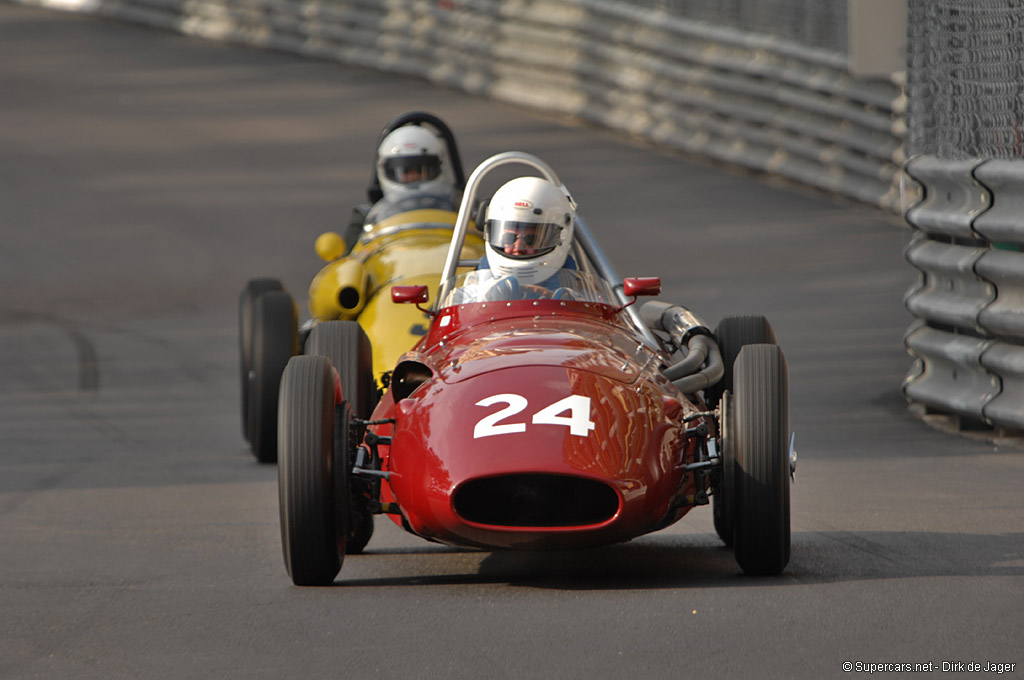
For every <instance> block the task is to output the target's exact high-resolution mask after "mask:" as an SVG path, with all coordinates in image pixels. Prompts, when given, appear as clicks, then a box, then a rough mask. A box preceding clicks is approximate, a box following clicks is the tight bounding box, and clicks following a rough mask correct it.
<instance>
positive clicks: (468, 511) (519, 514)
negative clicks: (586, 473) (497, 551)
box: [454, 474, 619, 527]
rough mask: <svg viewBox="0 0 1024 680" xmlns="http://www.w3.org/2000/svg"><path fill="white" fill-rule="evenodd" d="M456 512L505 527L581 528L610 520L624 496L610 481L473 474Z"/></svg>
mask: <svg viewBox="0 0 1024 680" xmlns="http://www.w3.org/2000/svg"><path fill="white" fill-rule="evenodd" d="M454 505H455V512H456V513H457V514H458V515H459V516H460V517H462V518H463V519H464V520H466V521H468V522H475V523H477V524H488V525H491V526H500V527H578V526H592V525H595V524H602V523H604V522H607V521H608V520H610V519H611V518H612V517H614V516H615V513H617V512H618V511H619V495H618V494H617V493H616V492H615V490H614V489H612V488H611V487H610V486H608V485H607V484H604V483H602V482H598V481H594V480H592V479H585V478H582V477H570V476H566V475H546V474H520V475H503V476H501V477H486V478H483V479H473V480H470V481H468V482H466V483H465V484H463V485H462V486H460V487H459V488H458V489H457V490H456V492H455V499H454Z"/></svg>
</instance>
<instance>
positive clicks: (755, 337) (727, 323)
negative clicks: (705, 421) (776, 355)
mask: <svg viewBox="0 0 1024 680" xmlns="http://www.w3.org/2000/svg"><path fill="white" fill-rule="evenodd" d="M715 342H716V343H717V344H718V349H719V351H720V352H721V353H722V363H723V364H724V365H725V373H724V374H723V375H722V379H721V380H719V381H718V382H717V383H716V384H714V385H712V386H711V387H709V388H708V389H706V390H704V399H705V401H707V403H708V406H710V407H711V408H714V407H715V406H717V405H718V400H719V399H721V398H722V394H724V393H725V391H726V390H728V391H730V392H733V391H735V390H734V389H733V370H734V369H733V364H734V363H736V357H738V356H739V354H740V350H741V349H743V348H744V347H745V346H746V345H775V344H777V340H776V339H775V331H774V329H772V325H771V324H770V323H768V319H766V318H765V317H763V316H752V315H747V316H727V317H725V318H724V319H722V320H721V321H720V322H719V323H718V326H717V327H716V328H715Z"/></svg>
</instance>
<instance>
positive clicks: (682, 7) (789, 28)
mask: <svg viewBox="0 0 1024 680" xmlns="http://www.w3.org/2000/svg"><path fill="white" fill-rule="evenodd" d="M847 2H848V0H636V1H634V2H631V3H628V4H630V5H633V6H636V7H644V8H648V9H653V10H656V11H659V12H664V13H665V14H669V15H672V16H676V17H679V18H682V19H688V20H690V21H705V22H707V23H709V24H714V25H716V26H722V27H726V28H732V29H735V30H738V31H744V32H746V33H755V34H762V35H770V36H773V37H775V38H780V39H782V40H788V41H792V42H795V43H799V44H801V45H804V46H805V47H814V48H818V49H823V50H828V51H831V52H838V53H844V54H845V53H846V46H847V14H848V11H847ZM622 4H626V3H622Z"/></svg>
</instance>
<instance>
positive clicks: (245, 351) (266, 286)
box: [238, 278, 284, 441]
mask: <svg viewBox="0 0 1024 680" xmlns="http://www.w3.org/2000/svg"><path fill="white" fill-rule="evenodd" d="M272 290H284V286H283V285H281V282H280V281H278V280H277V279H269V278H259V279H250V280H249V281H248V282H246V284H245V288H243V289H242V293H241V295H239V297H238V357H239V368H240V371H241V378H242V380H241V387H242V390H241V396H242V436H243V437H244V438H245V441H249V371H251V370H252V308H253V305H255V304H256V298H258V297H259V296H260V295H262V294H263V293H266V292H269V291H272Z"/></svg>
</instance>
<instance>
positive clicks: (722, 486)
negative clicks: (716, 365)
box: [711, 392, 736, 548]
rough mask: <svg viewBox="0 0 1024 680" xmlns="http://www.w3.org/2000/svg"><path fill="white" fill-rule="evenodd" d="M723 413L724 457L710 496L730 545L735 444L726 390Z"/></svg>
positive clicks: (724, 538) (729, 395)
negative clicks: (713, 490)
mask: <svg viewBox="0 0 1024 680" xmlns="http://www.w3.org/2000/svg"><path fill="white" fill-rule="evenodd" d="M720 403H721V406H722V410H721V413H722V416H721V420H720V421H719V428H720V431H719V433H718V455H720V456H721V457H722V468H721V471H720V472H719V478H718V483H717V484H716V486H715V492H714V494H712V496H711V501H712V505H711V509H712V513H713V515H714V521H715V533H717V534H718V537H719V538H720V539H722V542H723V543H725V544H726V545H727V546H729V547H730V548H731V547H732V543H733V531H734V529H735V526H736V523H735V519H734V517H735V515H736V512H735V510H736V507H735V506H736V451H735V448H736V445H735V443H734V442H735V437H734V435H733V432H732V427H733V424H732V393H731V392H726V393H725V394H723V395H722V398H721V402H720Z"/></svg>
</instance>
